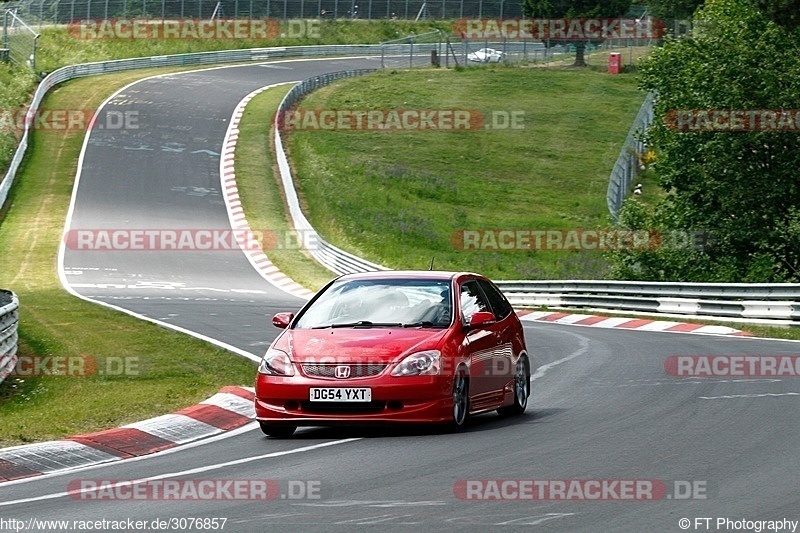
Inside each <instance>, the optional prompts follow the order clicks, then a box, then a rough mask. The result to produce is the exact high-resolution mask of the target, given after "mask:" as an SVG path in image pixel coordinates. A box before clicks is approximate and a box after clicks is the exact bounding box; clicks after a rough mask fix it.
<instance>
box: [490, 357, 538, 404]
mask: <svg viewBox="0 0 800 533" xmlns="http://www.w3.org/2000/svg"><path fill="white" fill-rule="evenodd" d="M530 396H531V371H530V368H529V366H528V358H527V357H526V356H524V355H523V356H521V357H520V358H519V360H518V361H517V367H516V369H515V370H514V403H513V404H511V405H509V406H507V407H501V408H500V409H498V410H497V412H498V413H500V415H502V416H517V415H521V414H522V413H524V412H525V409H526V408H527V407H528V398H530Z"/></svg>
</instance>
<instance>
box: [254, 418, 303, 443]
mask: <svg viewBox="0 0 800 533" xmlns="http://www.w3.org/2000/svg"><path fill="white" fill-rule="evenodd" d="M258 425H260V426H261V431H262V432H263V433H264V435H266V436H267V437H270V438H272V439H288V438H289V437H291V436H292V435H293V434H294V431H295V430H296V429H297V426H288V425H276V424H270V423H269V422H261V421H259V423H258Z"/></svg>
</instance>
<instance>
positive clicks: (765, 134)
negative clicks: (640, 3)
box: [612, 0, 800, 282]
mask: <svg viewBox="0 0 800 533" xmlns="http://www.w3.org/2000/svg"><path fill="white" fill-rule="evenodd" d="M695 21H697V22H700V23H701V24H702V28H703V31H702V32H701V33H700V34H699V35H697V36H695V37H694V38H692V39H675V40H667V41H666V42H665V44H664V46H663V47H662V48H659V49H657V50H655V51H654V53H653V54H652V56H651V57H650V58H649V59H648V60H646V61H644V62H643V63H641V64H640V69H641V73H642V82H641V84H642V87H643V88H644V89H646V90H649V91H656V93H657V98H656V106H655V116H656V120H655V121H654V123H653V126H652V127H651V128H650V130H649V131H648V133H647V141H648V145H649V146H650V147H651V148H652V149H653V150H654V151H655V154H656V163H655V165H654V169H655V171H656V173H657V174H658V180H659V182H660V185H661V186H662V187H663V188H664V190H665V191H666V192H667V193H668V195H667V196H666V198H665V199H664V200H662V201H660V202H658V203H657V204H656V205H655V206H653V207H647V206H646V205H645V204H643V203H641V201H640V200H634V199H630V200H628V201H626V205H625V206H624V208H623V210H622V214H621V217H620V220H621V222H622V225H623V226H625V227H631V228H635V229H645V228H646V229H651V230H659V231H662V232H664V233H665V234H667V235H670V234H674V233H676V232H689V233H693V232H710V234H711V235H712V237H713V239H712V241H711V242H707V243H706V246H704V247H702V248H694V247H688V248H684V249H675V248H674V247H663V248H661V249H658V250H648V251H633V252H620V253H618V254H615V255H614V257H613V258H612V259H613V261H614V264H615V268H616V270H617V275H618V277H622V278H628V279H650V280H676V281H721V282H788V281H800V208H798V206H800V174H798V171H797V169H798V168H800V116H798V115H797V112H796V110H798V109H800V45H798V40H797V39H796V37H793V34H792V33H791V32H789V31H788V30H786V29H785V28H783V27H781V26H778V25H777V24H775V23H773V22H771V21H770V20H769V19H768V18H767V17H766V16H765V15H764V14H763V13H761V12H760V11H759V10H757V9H756V8H755V7H754V5H753V4H752V3H751V2H750V1H749V0H707V1H706V4H705V6H704V7H702V8H701V9H700V10H698V12H697V13H696V14H695ZM681 110H720V111H722V114H721V115H717V118H720V117H722V120H721V121H720V122H718V123H716V124H715V125H714V126H713V127H712V128H699V130H698V129H697V128H696V130H695V131H680V129H676V123H675V122H674V117H675V114H676V113H681V112H682V111H681ZM736 110H739V111H744V112H753V113H756V114H755V115H753V116H757V117H762V118H763V117H765V116H766V115H763V116H762V115H761V114H759V113H760V111H759V110H783V112H781V113H780V116H781V117H783V118H784V119H788V118H792V122H791V124H789V123H788V122H787V123H786V124H783V126H782V127H781V128H780V129H778V128H773V129H772V130H770V128H769V127H767V126H769V123H768V122H767V123H764V122H761V118H759V119H758V121H757V122H755V126H756V127H755V128H754V129H756V130H758V131H736V130H738V129H741V128H739V127H738V126H737V127H726V125H727V126H731V125H733V124H734V123H732V122H727V123H726V122H725V119H724V116H725V115H724V113H725V112H728V113H730V112H731V111H736ZM789 110H795V111H794V113H788V111H789ZM678 116H684V117H687V116H688V117H691V116H698V117H700V116H703V115H702V112H698V113H696V114H694V115H693V114H692V113H689V114H688V115H687V114H685V113H684V115H678ZM728 116H730V115H728ZM665 119H667V120H665ZM689 122H690V123H691V120H689ZM704 124H705V123H704ZM775 124H776V125H778V124H779V123H778V122H776V123H775ZM678 125H679V123H678ZM699 125H700V124H699V123H694V126H695V127H697V126H699ZM704 129H705V130H706V131H703V130H704ZM708 129H711V130H713V131H707V130H708ZM744 129H750V128H749V126H748V128H744Z"/></svg>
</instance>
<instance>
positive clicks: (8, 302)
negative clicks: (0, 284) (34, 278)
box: [0, 290, 19, 383]
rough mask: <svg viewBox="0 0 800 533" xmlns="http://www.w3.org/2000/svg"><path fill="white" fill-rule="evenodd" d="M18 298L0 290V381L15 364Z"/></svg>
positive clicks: (9, 292) (0, 381)
mask: <svg viewBox="0 0 800 533" xmlns="http://www.w3.org/2000/svg"><path fill="white" fill-rule="evenodd" d="M18 320H19V300H18V299H17V295H16V294H14V293H13V292H11V291H5V290H0V383H2V382H3V381H4V380H5V379H6V378H7V377H8V375H9V374H10V373H11V371H12V370H13V369H14V367H15V366H16V364H17V340H18V339H19V336H18V334H17V322H18Z"/></svg>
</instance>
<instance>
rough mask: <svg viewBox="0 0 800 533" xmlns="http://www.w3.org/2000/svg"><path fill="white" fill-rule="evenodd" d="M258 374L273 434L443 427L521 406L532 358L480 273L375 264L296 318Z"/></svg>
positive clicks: (505, 306)
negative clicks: (305, 429)
mask: <svg viewBox="0 0 800 533" xmlns="http://www.w3.org/2000/svg"><path fill="white" fill-rule="evenodd" d="M272 323H273V325H275V326H276V327H279V328H284V331H283V332H281V334H280V335H279V336H278V338H277V339H275V341H274V342H273V343H272V345H271V346H270V347H269V349H268V350H267V353H266V354H265V355H264V358H263V359H262V360H261V364H260V365H259V367H258V376H257V378H256V394H255V409H256V418H257V419H258V421H259V423H260V424H261V429H262V431H263V432H264V433H265V434H266V435H269V436H270V437H278V438H279V437H289V436H291V435H292V434H293V433H294V431H295V429H296V428H297V426H330V425H337V424H345V425H347V424H361V423H367V424H369V423H384V422H409V423H436V422H438V423H445V424H448V425H449V426H451V427H452V428H456V429H457V428H461V427H462V426H463V425H464V423H465V421H466V419H467V417H468V416H469V415H474V414H478V413H484V412H488V411H494V410H497V411H498V412H500V414H503V415H517V414H521V413H523V412H524V411H525V408H526V407H527V404H528V397H529V395H530V361H529V359H528V354H527V350H526V347H525V338H524V335H523V331H522V325H521V324H520V321H519V319H518V318H517V315H516V313H514V310H513V309H512V307H511V304H509V303H508V300H506V298H505V296H503V293H502V292H500V290H499V289H498V288H497V287H496V286H495V285H494V284H493V283H492V282H491V281H489V280H488V279H486V278H485V277H483V276H480V275H477V274H470V273H454V272H434V271H419V272H417V271H382V272H369V273H361V274H348V275H345V276H341V277H339V278H337V279H335V280H333V281H331V282H330V283H329V284H328V285H326V286H325V287H324V288H323V289H322V290H321V291H319V292H318V293H317V294H316V295H315V296H314V298H313V299H311V301H309V302H308V303H307V304H306V305H305V306H304V307H303V308H302V309H301V310H300V311H299V312H298V313H297V314H296V315H295V314H293V313H278V314H277V315H275V317H274V318H273V320H272Z"/></svg>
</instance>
